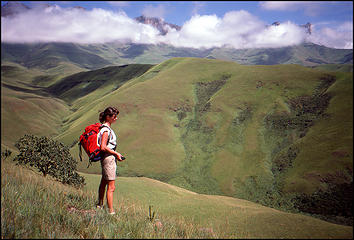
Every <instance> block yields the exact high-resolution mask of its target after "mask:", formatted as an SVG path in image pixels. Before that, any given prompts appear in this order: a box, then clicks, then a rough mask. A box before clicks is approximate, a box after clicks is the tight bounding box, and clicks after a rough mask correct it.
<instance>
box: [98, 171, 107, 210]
mask: <svg viewBox="0 0 354 240" xmlns="http://www.w3.org/2000/svg"><path fill="white" fill-rule="evenodd" d="M106 185H107V181H106V180H104V179H103V177H102V178H101V183H100V187H99V188H98V205H99V206H103V198H104V192H105V191H106Z"/></svg>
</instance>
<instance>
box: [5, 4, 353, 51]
mask: <svg viewBox="0 0 354 240" xmlns="http://www.w3.org/2000/svg"><path fill="white" fill-rule="evenodd" d="M5 3H6V1H2V2H1V5H2V6H3V5H4V4H5ZM22 3H23V4H25V5H27V6H29V7H31V8H32V10H30V11H27V12H25V13H22V14H18V15H16V16H15V17H11V18H10V17H6V18H3V17H2V19H1V41H2V42H20V43H21V42H50V41H54V42H76V43H105V42H113V41H119V42H132V43H141V44H161V43H165V44H171V45H173V46H176V47H193V48H211V47H223V46H224V47H225V46H226V47H231V48H237V49H242V48H263V47H273V48H275V47H285V46H291V45H297V44H301V43H303V42H313V43H316V44H320V45H324V46H327V47H331V48H340V49H353V2H352V1H284V2H282V1H274V2H272V1H46V2H44V1H40V2H36V1H22ZM43 4H50V6H51V7H49V8H48V7H46V8H44V7H43ZM74 6H81V7H84V8H85V10H82V9H78V8H73V7H74ZM141 15H145V16H148V17H158V18H161V19H163V20H164V21H165V22H168V23H171V24H176V25H179V26H181V27H182V28H181V30H180V31H176V30H175V29H173V28H170V29H167V30H168V33H167V34H166V35H163V36H162V35H161V34H159V32H158V31H157V30H156V29H154V28H153V27H152V26H150V25H144V24H139V23H137V22H136V21H134V18H135V17H138V16H141ZM274 22H279V23H280V25H278V26H274V25H272V23H274ZM308 22H309V23H311V24H312V32H311V34H308V33H306V31H305V28H304V27H301V26H300V25H304V24H306V23H308Z"/></svg>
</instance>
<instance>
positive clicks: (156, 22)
mask: <svg viewBox="0 0 354 240" xmlns="http://www.w3.org/2000/svg"><path fill="white" fill-rule="evenodd" d="M135 20H136V21H137V22H139V23H143V24H149V25H151V26H153V27H154V28H156V29H157V30H159V31H160V33H161V35H166V34H167V32H168V27H170V28H174V29H176V30H177V31H179V30H180V29H181V27H180V26H178V25H175V24H171V23H166V22H165V21H164V20H163V19H161V18H156V17H146V16H143V15H142V16H140V17H136V18H135Z"/></svg>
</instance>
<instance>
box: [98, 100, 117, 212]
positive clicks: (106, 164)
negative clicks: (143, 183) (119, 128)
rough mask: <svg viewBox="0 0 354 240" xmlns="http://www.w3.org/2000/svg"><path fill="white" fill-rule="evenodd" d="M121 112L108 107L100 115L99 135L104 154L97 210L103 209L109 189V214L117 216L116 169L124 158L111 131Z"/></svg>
mask: <svg viewBox="0 0 354 240" xmlns="http://www.w3.org/2000/svg"><path fill="white" fill-rule="evenodd" d="M118 114H119V111H118V109H116V108H114V107H108V108H106V109H105V110H104V111H103V112H101V113H100V115H99V120H100V122H101V123H102V128H101V130H100V132H99V134H98V144H99V145H100V148H101V149H100V150H101V152H102V154H103V157H102V159H101V167H102V178H101V183H100V186H99V189H98V197H99V200H98V205H97V208H102V207H103V199H104V194H105V190H106V186H108V187H107V204H108V208H109V214H112V215H113V214H115V211H114V209H113V192H114V190H115V179H116V169H117V163H116V159H117V160H118V161H123V159H124V158H123V156H122V154H120V153H119V152H116V146H117V138H116V135H115V133H114V131H113V130H112V129H111V124H112V123H114V122H115V121H116V120H117V117H118Z"/></svg>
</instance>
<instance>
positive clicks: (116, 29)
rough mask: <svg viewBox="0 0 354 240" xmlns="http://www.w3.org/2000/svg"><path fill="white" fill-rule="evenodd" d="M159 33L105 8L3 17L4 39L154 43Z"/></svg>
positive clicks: (35, 11) (35, 12)
mask: <svg viewBox="0 0 354 240" xmlns="http://www.w3.org/2000/svg"><path fill="white" fill-rule="evenodd" d="M158 34H159V32H158V31H157V30H156V29H154V28H153V27H152V26H150V25H144V24H139V23H137V22H136V21H134V20H133V19H131V18H129V17H128V16H127V15H126V14H125V13H124V12H111V11H106V10H103V9H97V8H96V9H93V10H91V11H85V10H82V9H73V8H71V9H67V8H65V9H64V8H60V7H54V8H47V9H46V11H41V10H40V9H34V10H30V11H27V12H25V13H23V14H19V15H17V16H16V17H14V18H3V17H2V18H1V41H6V42H48V41H53V42H76V43H103V42H109V41H116V40H120V41H132V42H135V43H154V41H155V40H154V39H155V38H156V36H157V35H158Z"/></svg>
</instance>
